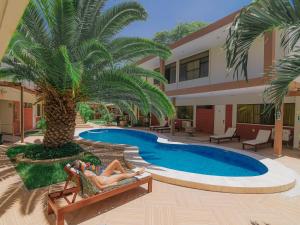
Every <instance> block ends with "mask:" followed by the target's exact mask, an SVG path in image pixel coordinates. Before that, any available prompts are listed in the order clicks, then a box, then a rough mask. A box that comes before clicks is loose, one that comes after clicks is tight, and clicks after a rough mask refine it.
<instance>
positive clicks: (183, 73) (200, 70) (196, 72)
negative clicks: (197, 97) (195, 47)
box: [179, 51, 209, 81]
mask: <svg viewBox="0 0 300 225" xmlns="http://www.w3.org/2000/svg"><path fill="white" fill-rule="evenodd" d="M208 73H209V51H206V52H203V53H200V54H198V55H195V56H192V57H189V58H186V59H183V60H181V62H180V74H179V81H186V80H194V79H197V78H201V77H207V76H208Z"/></svg>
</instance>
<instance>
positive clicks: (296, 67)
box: [225, 0, 300, 110]
mask: <svg viewBox="0 0 300 225" xmlns="http://www.w3.org/2000/svg"><path fill="white" fill-rule="evenodd" d="M273 30H280V31H282V35H281V47H283V48H284V49H285V51H286V52H287V55H286V56H285V57H283V58H282V59H280V60H278V61H277V62H276V63H275V65H274V66H273V67H272V68H270V69H269V71H267V72H268V75H270V76H271V77H272V78H273V79H272V81H271V85H270V87H269V88H267V89H266V91H265V99H266V100H267V101H269V102H270V103H272V104H271V105H273V106H275V109H276V110H280V108H281V105H282V103H283V100H284V97H285V96H286V95H287V93H288V91H289V86H290V84H291V83H292V82H293V81H294V80H295V79H296V78H297V77H298V76H299V75H300V51H299V50H300V49H299V47H297V42H298V41H299V39H300V0H276V1H274V0H256V1H253V3H251V4H250V5H249V6H247V7H246V8H244V9H242V10H241V12H240V14H239V15H238V16H237V17H236V18H235V20H234V22H233V24H232V25H231V27H230V30H229V34H228V37H227V40H226V45H225V48H226V58H227V67H228V69H229V70H231V69H232V70H233V74H234V77H236V78H238V77H239V76H240V75H242V76H244V77H245V78H246V79H247V63H248V52H249V49H250V47H251V44H252V43H253V42H254V41H255V40H256V39H257V38H258V37H260V36H262V35H263V34H265V33H266V32H270V31H273Z"/></svg>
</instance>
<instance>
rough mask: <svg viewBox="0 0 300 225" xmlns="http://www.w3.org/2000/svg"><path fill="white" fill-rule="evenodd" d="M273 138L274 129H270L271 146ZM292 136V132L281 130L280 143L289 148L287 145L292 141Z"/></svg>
mask: <svg viewBox="0 0 300 225" xmlns="http://www.w3.org/2000/svg"><path fill="white" fill-rule="evenodd" d="M274 136H275V129H274V128H272V134H271V140H272V144H273V145H274ZM292 139H293V136H292V132H291V130H289V129H283V130H282V142H283V143H284V144H286V145H287V146H289V143H290V142H291V141H292Z"/></svg>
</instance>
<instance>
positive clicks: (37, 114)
mask: <svg viewBox="0 0 300 225" xmlns="http://www.w3.org/2000/svg"><path fill="white" fill-rule="evenodd" d="M36 116H41V104H37V105H36Z"/></svg>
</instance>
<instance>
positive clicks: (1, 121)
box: [0, 100, 13, 133]
mask: <svg viewBox="0 0 300 225" xmlns="http://www.w3.org/2000/svg"><path fill="white" fill-rule="evenodd" d="M12 122H13V103H12V102H10V101H3V100H0V132H4V133H12V130H13V129H12Z"/></svg>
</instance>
